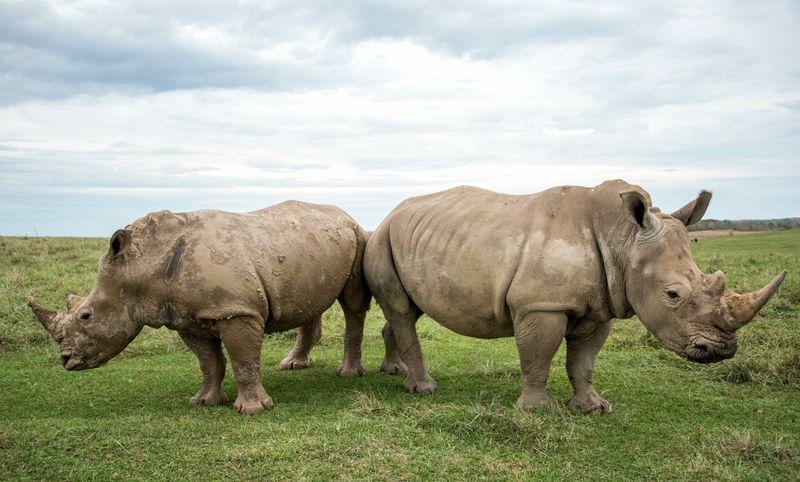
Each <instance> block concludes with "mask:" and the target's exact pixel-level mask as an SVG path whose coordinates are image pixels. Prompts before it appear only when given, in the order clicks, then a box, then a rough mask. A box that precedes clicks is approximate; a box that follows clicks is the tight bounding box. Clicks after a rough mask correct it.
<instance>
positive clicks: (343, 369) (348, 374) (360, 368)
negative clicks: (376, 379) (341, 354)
mask: <svg viewBox="0 0 800 482" xmlns="http://www.w3.org/2000/svg"><path fill="white" fill-rule="evenodd" d="M366 372H367V370H365V369H364V365H362V364H361V363H360V362H359V363H355V364H352V365H345V364H344V363H342V364H341V365H339V368H337V369H336V374H337V375H339V376H340V377H342V378H355V377H360V376H361V375H363V374H364V373H366Z"/></svg>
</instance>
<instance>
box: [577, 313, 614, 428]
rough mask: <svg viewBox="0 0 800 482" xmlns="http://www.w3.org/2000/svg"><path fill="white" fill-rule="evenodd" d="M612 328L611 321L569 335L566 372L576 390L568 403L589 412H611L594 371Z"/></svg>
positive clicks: (609, 404)
mask: <svg viewBox="0 0 800 482" xmlns="http://www.w3.org/2000/svg"><path fill="white" fill-rule="evenodd" d="M610 332H611V322H610V321H608V322H605V323H602V324H600V325H597V327H596V328H594V329H593V330H592V331H590V332H586V333H580V334H577V335H575V336H571V335H567V375H569V381H570V383H571V384H572V388H573V390H574V391H575V393H574V394H573V395H572V398H570V399H569V401H568V402H567V405H568V406H569V407H570V408H575V409H578V410H581V411H583V412H586V413H610V412H611V410H612V407H611V403H609V402H608V400H605V399H604V398H603V397H601V396H600V395H598V394H597V392H596V391H595V389H594V386H593V385H592V373H593V372H594V362H595V360H596V359H597V353H598V352H599V351H600V348H602V346H603V343H605V341H606V338H608V334H609V333H610Z"/></svg>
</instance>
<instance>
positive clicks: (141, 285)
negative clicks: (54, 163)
mask: <svg viewBox="0 0 800 482" xmlns="http://www.w3.org/2000/svg"><path fill="white" fill-rule="evenodd" d="M366 239H367V237H366V233H365V232H364V230H363V229H361V227H360V226H359V225H358V224H357V223H356V222H355V221H353V219H352V218H350V217H349V216H348V215H347V214H345V213H344V212H343V211H341V210H340V209H338V208H335V207H333V206H323V205H315V204H308V203H302V202H296V201H288V202H284V203H281V204H277V205H275V206H271V207H268V208H265V209H262V210H259V211H254V212H251V213H246V214H235V213H228V212H222V211H211V210H205V211H195V212H188V213H172V212H170V211H161V212H158V213H152V214H149V215H147V216H145V217H143V218H141V219H139V220H137V221H135V222H134V223H133V224H131V225H129V226H128V227H126V228H125V229H121V230H119V231H117V232H116V233H114V235H113V236H112V237H111V245H110V247H109V250H108V252H107V253H106V254H105V255H103V256H102V257H101V258H100V269H99V272H98V274H97V280H96V281H95V285H94V288H93V289H92V292H91V293H90V294H89V296H88V297H86V298H79V297H77V296H72V295H70V296H69V297H68V299H67V304H68V310H67V311H66V312H55V311H50V310H47V309H45V308H42V307H41V306H39V305H38V304H36V302H35V301H33V300H32V299H30V300H29V304H30V306H31V308H32V309H33V311H34V313H35V314H36V317H37V318H38V319H39V321H40V322H41V323H42V325H44V327H45V328H46V329H47V330H48V331H49V332H50V333H51V334H52V335H53V337H54V338H55V339H56V341H57V342H58V344H59V347H60V350H61V361H62V363H63V365H64V367H65V368H66V369H67V370H83V369H87V368H96V367H100V366H102V365H104V364H105V363H106V362H108V360H109V359H111V358H112V357H113V356H115V355H116V354H118V353H119V352H121V351H122V350H123V349H124V348H125V347H126V346H127V345H128V344H129V343H130V342H131V341H132V340H133V339H134V337H136V335H137V334H139V332H140V331H141V330H142V327H144V326H145V325H147V326H151V327H154V328H158V327H161V326H166V327H167V328H169V329H172V330H176V331H177V332H178V334H179V335H180V337H181V339H183V341H184V342H185V343H186V345H187V346H188V347H189V349H191V350H192V351H193V352H194V353H195V355H197V358H198V360H199V362H200V369H201V371H202V372H203V385H202V387H201V388H200V390H199V391H198V392H197V394H196V395H195V396H194V397H192V398H191V399H190V402H191V403H192V404H196V405H219V404H224V403H227V401H228V398H227V396H226V395H225V393H224V392H223V391H222V379H223V377H224V376H225V358H224V356H223V354H222V349H221V345H225V348H226V350H227V351H228V355H229V356H230V359H231V362H232V363H233V372H234V376H235V377H236V382H237V386H238V395H237V397H236V401H235V402H234V405H233V406H234V408H235V409H236V410H237V411H239V412H242V413H247V414H253V413H257V412H260V411H262V410H264V409H269V408H271V407H272V399H271V398H270V397H269V395H267V393H266V392H265V391H264V387H263V386H262V385H261V371H260V370H261V363H260V359H261V342H262V337H263V335H264V333H265V332H266V333H273V332H279V331H286V330H290V329H293V328H297V327H300V330H299V333H298V337H297V342H296V345H295V347H294V349H293V350H292V351H291V352H290V353H289V354H288V355H287V357H286V358H285V359H284V360H283V361H282V362H281V368H283V369H291V368H302V367H304V366H307V364H308V353H309V351H310V349H311V347H312V346H313V345H314V344H315V343H316V341H317V340H318V339H319V336H320V326H321V318H320V317H321V315H322V313H323V312H324V311H325V310H327V309H328V308H329V307H330V306H331V305H332V304H333V302H334V301H336V300H338V301H339V304H340V305H341V307H342V310H343V311H344V316H345V321H346V326H345V344H344V345H345V346H344V361H343V362H342V364H341V366H339V368H338V370H337V372H338V373H339V375H341V376H358V375H362V374H363V373H364V368H363V366H362V364H361V339H362V336H363V330H364V317H365V316H366V312H367V310H368V309H369V304H370V299H371V297H370V294H369V290H368V288H367V285H366V282H365V280H364V276H363V274H362V270H361V263H362V258H363V253H364V248H365V246H366Z"/></svg>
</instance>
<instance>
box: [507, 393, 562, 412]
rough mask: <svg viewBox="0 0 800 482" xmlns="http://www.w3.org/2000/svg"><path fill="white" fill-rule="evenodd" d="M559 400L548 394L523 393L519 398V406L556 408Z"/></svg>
mask: <svg viewBox="0 0 800 482" xmlns="http://www.w3.org/2000/svg"><path fill="white" fill-rule="evenodd" d="M557 406H558V402H556V401H555V400H553V399H552V398H550V397H549V396H548V395H547V394H527V395H526V394H524V393H523V394H522V395H520V396H519V398H518V399H517V408H555V407H557Z"/></svg>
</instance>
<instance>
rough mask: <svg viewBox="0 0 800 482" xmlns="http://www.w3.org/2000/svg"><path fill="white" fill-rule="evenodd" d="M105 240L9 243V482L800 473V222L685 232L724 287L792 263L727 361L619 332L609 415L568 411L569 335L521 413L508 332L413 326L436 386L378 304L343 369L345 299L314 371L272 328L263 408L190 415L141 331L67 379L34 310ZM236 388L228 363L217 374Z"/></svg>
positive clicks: (157, 336)
mask: <svg viewBox="0 0 800 482" xmlns="http://www.w3.org/2000/svg"><path fill="white" fill-rule="evenodd" d="M107 243H108V241H107V239H105V238H27V239H26V238H12V237H0V474H4V477H3V478H6V479H67V480H74V479H101V480H113V479H157V480H164V479H186V478H192V479H199V478H203V479H211V480H217V479H223V478H228V479H230V478H235V479H270V480H273V479H276V480H284V479H293V480H296V479H306V480H329V479H340V480H363V479H373V480H398V479H409V480H422V479H462V478H463V479H493V480H519V479H535V480H538V479H546V480H551V479H565V478H570V479H577V480H589V479H591V480H619V479H632V480H644V479H661V480H667V479H668V480H683V479H697V478H698V477H702V478H704V479H708V478H710V479H717V480H742V479H744V480H776V479H777V480H791V479H797V478H798V473H800V321H799V320H798V315H799V314H800V257H799V256H798V253H800V230H794V231H785V232H772V233H765V234H755V235H749V236H743V237H723V238H709V239H703V240H701V241H700V242H699V243H692V250H693V252H694V256H695V260H696V262H697V264H698V266H699V267H700V268H701V269H703V270H704V271H706V272H713V271H715V270H717V269H721V270H722V271H724V272H725V273H726V275H727V285H728V289H730V290H737V291H744V290H752V289H756V288H758V287H760V286H762V285H763V284H765V283H766V282H767V281H769V280H770V279H771V278H772V277H773V276H774V275H775V274H777V273H778V272H780V271H781V270H783V269H788V270H789V275H788V277H787V279H786V281H785V282H784V285H783V286H782V287H781V289H780V291H779V292H778V294H777V295H776V296H775V298H774V299H773V300H772V301H771V302H770V303H769V304H768V305H767V307H765V308H764V310H762V313H761V314H760V315H759V316H758V318H757V319H756V320H755V321H754V322H753V323H752V325H751V326H748V327H746V328H744V329H743V330H742V331H741V332H740V343H739V352H738V353H737V355H736V356H735V357H734V358H733V359H731V360H727V361H725V362H722V363H718V364H714V365H697V364H691V363H689V362H686V361H684V360H681V359H680V358H678V357H677V356H676V355H674V354H672V353H671V352H668V351H667V350H665V349H664V348H662V347H661V345H660V343H659V342H657V341H656V340H655V339H653V337H652V336H650V335H649V334H648V333H647V332H646V330H645V329H644V327H643V326H642V325H641V323H639V322H638V320H636V319H635V318H634V319H630V320H621V321H618V322H616V323H615V326H614V329H613V331H612V334H611V336H610V338H609V340H608V342H607V343H606V345H605V347H604V348H603V350H602V351H601V352H600V355H599V357H598V362H597V367H596V372H595V373H596V375H595V384H596V387H597V389H598V391H600V392H601V393H602V394H603V396H604V397H605V398H607V399H609V401H611V402H612V403H613V404H614V412H613V413H612V414H609V415H601V416H588V415H583V414H580V413H576V412H572V411H569V410H567V409H566V408H564V403H563V402H564V401H566V400H567V399H568V398H569V396H570V393H571V388H570V385H569V382H568V380H567V376H566V373H565V370H564V362H565V353H564V346H563V344H562V347H561V349H560V350H559V352H558V354H557V355H556V359H555V360H554V363H553V370H552V372H551V376H550V381H549V385H548V388H549V390H550V393H551V395H553V396H554V397H555V398H556V399H557V400H559V401H560V402H561V405H560V406H559V407H556V408H552V409H539V410H532V411H521V410H517V409H515V408H514V407H513V404H514V402H515V401H516V398H517V397H518V395H519V391H520V384H519V360H518V356H517V353H516V349H515V347H514V342H513V339H510V338H508V339H500V340H476V339H471V338H466V337H462V336H459V335H457V334H455V333H452V332H450V331H448V330H446V329H444V328H442V327H441V326H439V325H438V324H436V323H435V322H433V321H432V320H430V319H428V318H427V317H424V318H423V319H422V320H421V321H420V323H419V334H420V339H421V343H422V348H423V351H424V353H425V356H426V361H427V363H428V366H429V369H430V372H431V375H432V376H433V377H434V378H435V379H436V380H437V382H438V384H439V386H438V389H437V391H436V393H434V394H433V395H431V396H420V395H411V394H407V393H405V392H404V390H403V387H402V378H401V377H392V376H386V375H380V374H379V373H377V367H378V366H379V364H380V361H381V358H382V355H383V346H382V342H381V339H380V327H381V326H382V324H383V320H384V319H383V315H382V314H381V312H380V310H379V309H378V308H377V307H375V306H373V308H372V309H371V311H370V313H369V315H368V319H367V325H366V332H365V338H364V362H365V366H366V367H367V369H368V373H367V375H365V376H364V377H361V378H359V379H355V380H344V379H339V378H337V377H336V376H335V374H334V371H335V368H336V366H337V365H338V363H339V361H340V358H341V352H342V336H343V328H344V322H343V319H342V318H343V317H342V314H341V311H340V310H339V309H338V306H336V305H335V306H334V308H332V309H331V310H329V311H328V312H327V313H326V315H325V318H324V331H323V338H322V341H321V343H320V345H319V346H317V347H316V348H315V349H314V350H313V351H312V354H311V359H312V365H311V367H309V368H308V369H306V370H300V371H291V372H284V371H280V370H279V369H278V368H277V365H278V362H279V361H280V359H281V358H282V357H283V355H284V354H285V353H286V352H287V351H288V350H289V349H290V348H291V346H292V344H293V340H294V333H293V332H288V333H281V334H276V335H271V336H269V337H267V338H266V339H265V343H264V349H263V355H262V372H263V383H264V386H265V389H266V390H267V392H268V393H269V394H270V395H271V396H272V397H273V399H274V401H275V403H276V407H275V409H274V410H272V411H271V412H266V413H263V414H260V415H257V416H254V417H247V416H242V415H239V414H237V413H235V412H234V411H233V410H232V408H231V407H230V406H224V407H192V406H190V405H189V404H188V402H187V400H188V398H189V397H190V396H191V395H193V394H194V393H195V391H196V390H197V389H198V388H199V384H200V379H201V376H200V371H199V368H198V367H197V362H196V359H195V357H194V355H193V354H192V353H190V352H188V351H187V350H186V349H185V348H184V347H183V345H182V343H181V342H180V340H179V339H178V337H177V335H176V334H175V333H174V332H170V331H168V330H166V329H160V330H153V329H149V328H146V329H145V330H144V331H143V333H142V334H141V335H140V336H139V337H138V338H137V339H136V340H134V342H133V343H132V344H131V345H130V346H129V347H128V348H127V349H126V350H125V351H124V352H123V353H122V354H121V355H119V356H118V357H116V358H115V359H113V360H111V361H110V362H109V363H108V365H107V366H106V367H103V368H101V369H96V370H89V371H84V372H75V373H71V372H66V371H65V370H64V369H63V368H62V367H61V365H60V363H59V361H58V350H57V347H56V345H55V343H54V342H53V341H52V340H51V339H50V336H49V335H48V334H47V333H46V332H45V331H44V330H43V329H42V328H41V327H40V326H39V325H38V322H36V321H35V319H34V317H33V315H32V314H31V313H30V311H29V309H28V308H27V306H26V305H25V298H26V296H29V295H32V296H34V297H36V298H37V300H39V301H40V302H41V303H42V304H43V305H45V306H48V307H50V308H59V309H62V308H63V307H64V304H65V301H64V297H65V295H66V294H67V293H75V294H80V295H85V294H86V293H88V291H89V289H90V288H91V286H92V284H93V282H94V277H95V274H96V270H97V259H98V257H99V256H100V255H101V254H102V253H103V252H104V251H105V250H106V247H107ZM223 387H224V389H225V391H226V392H227V393H228V395H229V396H230V397H231V399H233V398H235V394H236V389H235V382H234V378H233V375H232V373H231V369H230V364H228V373H227V375H226V379H225V383H224V385H223Z"/></svg>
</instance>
